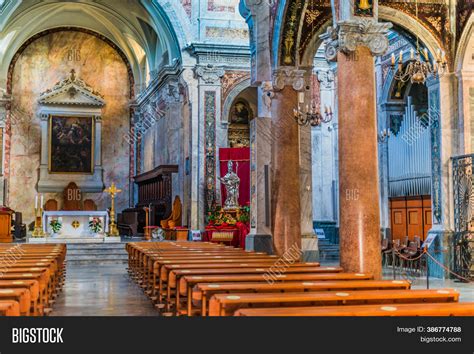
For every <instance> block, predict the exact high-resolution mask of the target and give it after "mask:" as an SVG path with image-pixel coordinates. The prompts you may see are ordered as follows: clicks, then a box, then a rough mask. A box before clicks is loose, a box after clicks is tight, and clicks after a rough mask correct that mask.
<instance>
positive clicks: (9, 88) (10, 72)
mask: <svg viewBox="0 0 474 354" xmlns="http://www.w3.org/2000/svg"><path fill="white" fill-rule="evenodd" d="M62 31H74V32H82V33H87V34H90V35H92V36H94V37H97V38H99V39H100V40H102V41H103V42H105V43H107V44H108V45H109V46H110V47H112V48H113V49H114V50H115V51H116V52H117V53H118V55H119V56H120V57H121V58H122V60H123V62H124V64H125V66H126V67H127V70H128V76H129V82H130V98H133V97H134V96H135V91H134V84H135V79H134V75H133V69H132V66H131V64H130V61H129V60H128V58H127V56H126V55H125V53H124V52H123V51H122V49H121V48H120V47H118V46H117V45H116V44H115V43H114V42H112V41H111V40H110V39H109V38H107V37H105V36H103V35H101V34H99V33H97V32H94V31H91V30H87V29H85V28H80V27H57V28H53V29H49V30H45V31H42V32H39V33H37V34H35V35H34V36H32V37H30V38H28V40H27V41H25V42H24V43H23V44H22V45H21V47H20V48H19V49H18V50H17V52H16V53H15V55H14V56H13V58H12V60H11V62H10V65H9V66H8V74H7V90H6V91H7V93H8V94H11V93H12V76H13V70H14V68H15V65H16V62H17V60H18V58H19V57H20V56H21V54H22V53H23V51H24V50H25V49H26V48H27V47H28V46H29V45H30V44H31V43H33V42H34V41H36V40H37V39H39V38H41V37H44V36H46V35H48V34H51V33H55V32H62Z"/></svg>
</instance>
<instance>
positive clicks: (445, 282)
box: [321, 261, 474, 302]
mask: <svg viewBox="0 0 474 354" xmlns="http://www.w3.org/2000/svg"><path fill="white" fill-rule="evenodd" d="M321 266H325V267H338V266H339V262H334V261H331V262H324V261H322V262H321ZM383 279H386V280H391V279H394V278H393V270H392V268H390V267H384V269H383ZM395 279H397V280H400V279H407V280H410V281H411V282H412V286H411V288H412V289H426V275H424V276H418V277H415V276H409V277H408V276H405V275H403V274H400V273H399V272H396V273H395ZM429 282H430V283H429V288H430V289H441V288H452V289H456V290H458V291H459V292H460V296H459V301H461V302H474V282H470V283H461V282H458V281H455V280H453V279H438V278H430V280H429Z"/></svg>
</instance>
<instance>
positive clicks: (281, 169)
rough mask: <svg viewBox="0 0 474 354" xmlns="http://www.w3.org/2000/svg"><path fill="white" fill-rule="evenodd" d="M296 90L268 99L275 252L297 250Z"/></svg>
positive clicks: (290, 88)
mask: <svg viewBox="0 0 474 354" xmlns="http://www.w3.org/2000/svg"><path fill="white" fill-rule="evenodd" d="M296 105H297V91H295V90H294V89H293V87H291V86H289V85H285V86H284V87H283V88H282V89H281V90H280V91H277V92H275V96H274V98H273V100H272V186H271V190H272V228H273V243H274V248H275V253H276V254H279V255H282V254H283V253H285V251H286V250H287V249H289V248H291V247H293V248H296V247H297V248H298V249H301V225H300V219H301V207H300V166H299V144H298V141H299V134H298V131H299V126H298V124H297V123H296V122H295V121H294V119H293V114H292V111H293V108H294V107H295V106H296Z"/></svg>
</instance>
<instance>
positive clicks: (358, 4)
mask: <svg viewBox="0 0 474 354" xmlns="http://www.w3.org/2000/svg"><path fill="white" fill-rule="evenodd" d="M354 15H355V16H364V17H374V1H373V0H356V1H355V9H354Z"/></svg>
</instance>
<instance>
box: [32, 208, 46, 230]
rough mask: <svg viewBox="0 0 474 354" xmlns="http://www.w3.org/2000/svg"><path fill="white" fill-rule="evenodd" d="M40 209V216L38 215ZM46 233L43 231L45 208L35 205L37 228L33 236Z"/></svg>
mask: <svg viewBox="0 0 474 354" xmlns="http://www.w3.org/2000/svg"><path fill="white" fill-rule="evenodd" d="M38 211H39V216H38ZM45 235H46V234H45V233H44V231H43V208H42V207H40V208H37V207H35V229H34V230H33V233H32V234H31V236H33V237H44V236H45Z"/></svg>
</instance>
